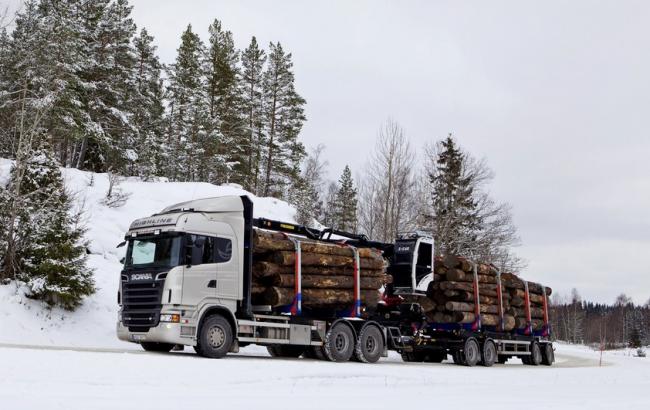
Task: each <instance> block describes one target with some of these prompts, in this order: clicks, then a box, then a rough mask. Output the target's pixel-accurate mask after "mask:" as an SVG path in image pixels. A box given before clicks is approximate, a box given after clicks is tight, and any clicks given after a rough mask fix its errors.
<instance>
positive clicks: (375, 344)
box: [354, 326, 384, 363]
mask: <svg viewBox="0 0 650 410" xmlns="http://www.w3.org/2000/svg"><path fill="white" fill-rule="evenodd" d="M383 352H384V336H383V335H382V334H381V331H380V330H379V328H378V327H377V326H365V327H364V328H363V329H361V332H359V337H358V338H357V342H356V343H355V347H354V357H355V358H356V360H358V361H360V362H363V363H376V362H377V361H378V360H379V358H380V357H381V354H382V353H383Z"/></svg>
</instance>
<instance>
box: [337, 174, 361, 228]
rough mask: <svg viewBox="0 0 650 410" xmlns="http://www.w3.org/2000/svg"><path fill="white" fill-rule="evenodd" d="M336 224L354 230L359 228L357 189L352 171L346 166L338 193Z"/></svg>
mask: <svg viewBox="0 0 650 410" xmlns="http://www.w3.org/2000/svg"><path fill="white" fill-rule="evenodd" d="M335 209H336V217H335V218H336V225H335V227H336V228H337V229H340V230H342V231H346V232H354V231H356V229H357V190H356V188H355V187H354V182H353V181H352V172H351V171H350V167H349V166H347V165H346V166H345V168H344V169H343V174H342V175H341V178H340V179H339V189H338V191H337V193H336V208H335Z"/></svg>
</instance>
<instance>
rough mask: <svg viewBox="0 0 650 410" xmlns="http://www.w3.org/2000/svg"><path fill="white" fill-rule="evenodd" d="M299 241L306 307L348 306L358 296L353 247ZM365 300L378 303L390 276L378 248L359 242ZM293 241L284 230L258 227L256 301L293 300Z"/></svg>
mask: <svg viewBox="0 0 650 410" xmlns="http://www.w3.org/2000/svg"><path fill="white" fill-rule="evenodd" d="M294 239H296V240H299V241H300V249H301V267H300V268H301V269H300V270H301V277H300V278H301V292H302V307H303V308H332V309H347V308H350V306H351V305H352V303H353V302H354V285H355V277H354V271H355V270H354V265H355V258H354V251H353V249H352V248H350V247H349V246H347V245H343V244H340V243H330V242H316V241H312V240H309V239H306V238H297V237H296V238H294ZM357 251H358V256H359V274H360V275H359V276H360V277H359V288H360V293H361V303H362V304H363V305H366V306H371V307H374V306H376V305H377V302H378V301H379V299H380V296H381V295H380V293H379V289H380V288H381V287H382V285H383V282H384V277H385V273H386V270H385V262H384V259H383V257H382V255H381V252H380V251H379V250H377V249H371V248H358V249H357ZM295 263H296V253H295V244H294V242H293V241H292V240H291V239H290V238H289V237H288V236H287V235H285V234H282V233H278V232H270V231H265V230H261V229H254V230H253V267H252V275H253V292H252V298H253V303H255V304H262V305H271V306H284V305H289V304H291V303H292V302H293V300H294V298H295V287H294V286H295V282H296V276H295V269H296V267H295Z"/></svg>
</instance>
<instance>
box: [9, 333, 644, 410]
mask: <svg viewBox="0 0 650 410" xmlns="http://www.w3.org/2000/svg"><path fill="white" fill-rule="evenodd" d="M557 355H558V363H557V364H556V366H553V367H544V366H540V367H530V366H523V365H522V364H521V363H520V362H519V361H518V360H514V359H513V360H512V363H508V364H506V365H503V366H499V365H495V366H494V367H492V368H482V367H475V368H468V367H462V366H456V365H453V364H450V363H442V364H428V363H423V364H412V363H409V364H406V363H402V362H401V360H400V359H399V357H397V356H396V355H391V356H390V357H389V358H388V359H382V360H381V361H380V362H379V363H377V364H374V365H367V364H361V363H330V362H322V361H314V360H308V359H278V358H270V357H268V356H266V354H265V352H264V351H263V350H261V349H260V348H247V349H244V351H243V352H242V353H240V354H237V355H229V356H227V357H226V358H225V359H221V360H209V359H203V358H199V357H198V356H196V355H194V354H190V353H189V351H188V350H186V352H174V353H169V354H154V353H144V352H139V351H131V352H122V353H117V352H93V351H70V350H68V351H66V350H63V351H61V350H39V349H25V348H15V347H11V348H9V347H4V346H0V363H2V371H0V408H3V409H38V408H47V409H66V410H67V409H84V410H86V409H111V410H113V409H117V408H120V409H179V408H183V409H198V408H222V409H223V408H225V409H240V408H241V409H264V410H272V409H287V408H306V409H398V408H430V409H445V408H447V409H457V408H482V409H501V410H502V409H515V408H526V409H591V410H594V409H617V408H621V409H626V410H633V409H647V408H648V405H649V404H650V395H649V394H648V391H649V389H650V359H647V358H637V357H630V356H627V355H625V354H615V353H606V354H605V365H604V366H603V367H598V353H597V352H593V351H589V350H587V349H586V348H584V347H574V346H566V345H560V346H558V351H557Z"/></svg>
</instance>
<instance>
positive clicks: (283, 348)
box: [266, 345, 305, 358]
mask: <svg viewBox="0 0 650 410" xmlns="http://www.w3.org/2000/svg"><path fill="white" fill-rule="evenodd" d="M266 350H267V351H268V352H269V354H270V355H271V357H292V358H298V357H300V355H302V354H303V353H304V352H305V348H304V347H303V346H293V345H273V346H267V347H266Z"/></svg>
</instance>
